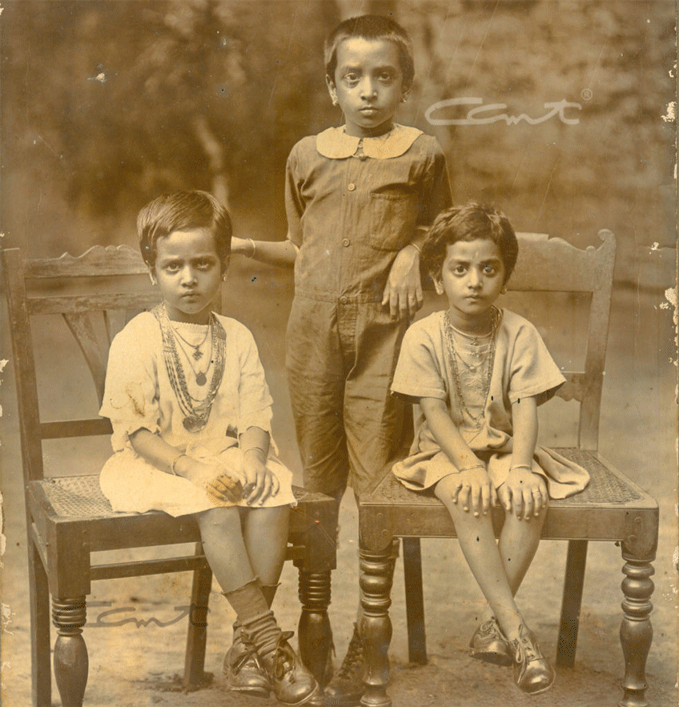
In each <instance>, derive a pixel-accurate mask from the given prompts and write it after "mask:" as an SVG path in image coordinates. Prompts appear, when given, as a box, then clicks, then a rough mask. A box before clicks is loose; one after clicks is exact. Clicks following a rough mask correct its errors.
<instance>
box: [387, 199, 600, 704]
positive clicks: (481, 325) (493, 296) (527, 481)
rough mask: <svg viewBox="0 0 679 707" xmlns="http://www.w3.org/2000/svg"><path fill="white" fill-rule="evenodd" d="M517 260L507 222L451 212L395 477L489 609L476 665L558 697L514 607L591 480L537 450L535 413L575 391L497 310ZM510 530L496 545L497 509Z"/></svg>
mask: <svg viewBox="0 0 679 707" xmlns="http://www.w3.org/2000/svg"><path fill="white" fill-rule="evenodd" d="M517 256H518V243H517V239H516V236H515V234H514V230H513V229H512V227H511V225H510V223H509V221H508V220H507V218H506V217H505V216H504V215H503V214H501V213H499V212H497V211H495V210H494V209H490V208H486V207H483V206H480V205H478V204H474V203H472V204H469V205H467V206H464V207H455V208H451V209H448V210H447V211H444V212H442V213H441V214H440V215H439V216H438V217H437V218H436V220H435V221H434V224H433V225H432V227H431V229H430V231H429V233H428V234H427V237H426V239H425V241H424V244H423V246H422V258H423V261H424V263H425V265H426V267H427V268H428V270H429V272H430V274H431V276H432V278H433V280H434V283H435V286H436V291H437V293H438V294H445V296H446V298H447V300H448V309H447V310H444V311H440V312H435V313H434V314H432V315H430V316H428V317H426V318H424V319H422V320H420V321H418V322H416V323H414V324H413V325H412V326H411V327H410V329H409V330H408V331H407V332H406V335H405V339H404V341H403V346H402V348H401V353H400V357H399V361H398V365H397V367H396V372H395V375H394V382H393V386H392V390H393V392H394V393H395V394H398V395H402V396H405V397H407V398H408V399H410V400H411V401H413V402H415V403H419V408H420V410H421V414H420V415H419V420H418V421H417V425H416V433H415V440H414V442H413V446H412V449H411V456H409V457H407V458H406V459H405V460H403V461H402V462H399V463H397V464H396V465H395V466H394V468H393V473H394V474H395V475H396V476H397V477H398V478H399V480H400V481H401V482H402V483H403V484H404V485H405V486H407V487H408V488H411V489H415V490H424V489H429V488H433V492H434V493H435V494H436V496H437V497H438V498H440V499H441V501H442V502H443V503H444V505H445V506H446V508H447V509H448V511H449V512H450V515H451V517H452V520H453V522H454V524H455V529H456V532H457V535H458V538H459V542H460V546H461V548H462V551H463V553H464V556H465V559H466V560H467V562H468V564H469V567H470V569H471V571H472V573H473V575H474V577H475V579H476V580H477V582H478V584H479V586H480V588H481V590H482V592H483V594H484V596H485V598H486V600H487V602H488V605H489V612H488V618H487V620H485V621H484V622H483V623H481V625H480V626H479V628H478V629H477V630H476V632H475V633H474V635H473V637H472V640H471V643H470V646H471V649H472V654H473V655H474V657H476V658H479V659H481V660H486V661H489V662H493V663H499V664H504V665H511V664H513V665H514V681H515V683H516V684H517V686H518V687H519V688H520V689H521V690H523V691H524V692H526V693H529V694H535V693H538V692H542V691H543V690H546V689H547V688H549V687H550V686H551V684H552V682H553V680H554V671H553V669H552V668H551V666H550V665H549V663H548V662H547V660H546V659H545V658H544V656H543V655H542V653H541V651H540V648H539V645H538V643H537V640H536V637H535V635H534V634H533V632H532V631H531V630H530V629H529V628H528V626H527V625H526V623H525V621H524V618H523V616H522V614H521V613H520V611H519V609H518V607H517V605H516V603H515V601H514V595H515V594H516V592H517V590H518V588H519V585H520V584H521V581H522V580H523V578H524V576H525V574H526V571H527V570H528V567H529V565H530V563H531V561H532V559H533V556H534V555H535V552H536V550H537V547H538V543H539V541H540V533H541V530H542V526H543V523H544V520H545V515H546V510H547V506H548V502H549V499H550V498H564V497H566V496H568V495H570V494H573V493H577V492H578V491H581V490H582V489H584V488H585V486H586V485H587V483H588V481H589V477H588V474H587V472H586V471H585V470H584V469H582V468H581V467H579V466H576V465H574V464H572V463H571V462H570V461H568V460H567V459H565V458H563V457H562V456H560V455H558V454H557V453H555V452H553V451H551V450H548V449H544V448H542V447H538V446H536V443H537V432H538V420H537V406H538V405H541V404H542V403H544V402H545V401H547V400H549V399H550V398H551V397H552V396H553V395H554V393H555V392H556V390H557V389H558V388H559V387H560V386H561V385H562V384H563V383H564V382H565V379H564V377H563V376H562V375H561V372H560V371H559V368H558V367H557V365H556V364H555V363H554V361H553V359H552V357H551V356H550V354H549V352H548V350H547V348H546V346H545V344H544V342H543V341H542V339H541V337H540V335H539V333H538V332H537V330H536V328H535V327H534V326H533V325H532V324H531V323H530V322H528V321H527V320H526V319H524V318H523V317H521V316H519V315H518V314H515V313H513V312H510V311H508V310H506V309H504V310H503V309H499V308H497V307H496V306H495V304H494V303H495V301H496V300H497V298H498V296H499V295H500V294H501V293H502V292H503V291H504V286H505V284H506V282H507V280H508V279H509V277H510V275H511V273H512V271H513V269H514V266H515V264H516V260H517ZM497 502H499V503H500V504H501V505H502V506H503V507H504V510H505V521H504V525H503V528H502V531H501V534H500V539H499V542H497V543H496V540H495V535H494V532H493V525H492V521H491V516H490V514H489V510H490V508H491V506H493V505H495V504H496V503H497Z"/></svg>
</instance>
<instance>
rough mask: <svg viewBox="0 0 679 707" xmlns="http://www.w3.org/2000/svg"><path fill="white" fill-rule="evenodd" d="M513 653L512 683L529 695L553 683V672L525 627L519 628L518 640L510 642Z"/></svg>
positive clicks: (522, 625)
mask: <svg viewBox="0 0 679 707" xmlns="http://www.w3.org/2000/svg"><path fill="white" fill-rule="evenodd" d="M512 651H513V652H514V682H515V683H516V684H517V686H518V687H519V689H521V690H523V691H524V692H526V693H528V694H529V695H536V694H538V693H539V692H544V691H545V690H547V689H549V688H550V687H551V686H552V683H553V682H554V677H555V675H554V670H553V669H552V667H551V665H550V664H549V663H548V662H547V660H546V658H545V657H544V656H543V655H542V652H541V651H540V646H539V645H538V642H537V639H536V638H535V635H534V634H533V632H532V631H531V630H530V629H529V628H528V627H527V626H526V625H525V624H521V627H520V628H519V638H515V639H514V640H513V641H512Z"/></svg>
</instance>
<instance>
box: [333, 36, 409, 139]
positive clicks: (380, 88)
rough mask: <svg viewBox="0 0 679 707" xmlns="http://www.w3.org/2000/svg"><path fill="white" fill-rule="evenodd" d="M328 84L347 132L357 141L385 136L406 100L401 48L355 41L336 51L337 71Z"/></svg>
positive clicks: (384, 41) (373, 41)
mask: <svg viewBox="0 0 679 707" xmlns="http://www.w3.org/2000/svg"><path fill="white" fill-rule="evenodd" d="M326 81H327V84H328V90H329V91H330V97H331V98H332V99H333V101H336V102H337V103H339V105H340V107H341V108H342V111H343V112H344V117H345V120H346V131H347V133H348V134H349V135H354V136H356V137H374V136H376V135H382V134H384V133H385V132H387V131H388V130H389V129H390V128H391V124H392V118H393V117H394V113H395V112H396V108H397V107H398V104H399V103H400V102H401V101H402V99H403V98H404V91H403V73H402V71H401V63H400V61H399V53H398V48H397V46H396V44H394V42H391V41H389V40H388V39H370V40H368V39H363V38H361V37H352V38H351V39H346V40H344V41H343V42H342V43H341V44H340V45H339V46H338V47H337V68H336V69H335V75H334V76H327V77H326Z"/></svg>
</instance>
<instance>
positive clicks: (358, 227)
mask: <svg viewBox="0 0 679 707" xmlns="http://www.w3.org/2000/svg"><path fill="white" fill-rule="evenodd" d="M450 203H451V197H450V187H449V183H448V176H447V172H446V166H445V159H444V156H443V153H442V151H441V148H440V146H439V144H438V142H437V141H436V139H435V138H433V137H430V136H428V135H425V134H423V133H422V132H421V131H420V130H417V129H415V128H410V127H404V126H400V125H394V127H393V129H392V130H391V131H390V132H389V133H387V134H386V135H383V136H380V137H377V138H358V137H353V136H350V135H347V134H346V133H345V132H344V129H343V128H329V129H328V130H325V131H324V132H322V133H320V134H319V135H317V136H309V137H306V138H303V139H302V140H301V141H300V142H298V143H297V144H296V145H295V146H294V147H293V149H292V151H291V153H290V156H289V158H288V163H287V178H286V211H287V218H288V237H289V239H290V241H291V242H292V243H293V244H294V246H295V247H296V248H297V249H298V254H297V259H296V261H295V298H294V301H293V304H292V311H291V313H290V319H289V322H288V331H287V361H286V363H287V369H288V380H289V386H290V393H291V402H292V409H293V414H294V417H295V423H296V427H297V437H298V442H299V447H300V452H301V455H302V463H303V466H304V484H305V486H306V487H307V488H309V489H310V490H313V491H320V492H324V493H328V494H332V495H335V496H336V497H338V498H339V497H340V496H341V493H342V492H343V491H344V489H345V488H346V486H347V483H349V484H350V485H351V486H352V487H353V489H354V492H355V493H356V494H359V493H362V492H363V491H365V490H368V489H370V488H371V487H372V486H373V485H374V484H375V483H376V482H377V481H379V475H380V472H381V471H382V470H383V469H384V467H385V465H386V463H387V462H388V461H389V460H390V459H392V458H393V457H394V456H395V454H396V453H397V452H398V450H399V447H400V445H401V441H402V433H403V413H404V404H403V402H402V401H400V400H398V399H396V398H394V397H393V396H392V395H390V394H389V390H390V386H391V381H392V377H393V373H394V369H395V366H396V361H397V359H398V352H399V348H400V345H401V340H402V338H403V335H404V333H405V330H406V328H407V327H408V324H409V321H408V319H407V318H404V319H401V320H395V321H394V320H392V319H391V317H390V313H389V307H388V306H383V305H382V304H381V301H382V296H383V292H384V288H385V286H386V283H387V278H388V276H389V272H390V269H391V266H392V264H393V262H394V259H395V258H396V255H397V254H398V252H399V250H401V248H403V247H404V246H406V245H407V244H408V243H409V242H410V241H412V240H413V238H414V237H415V235H416V233H417V229H418V227H425V228H426V227H428V226H429V225H430V224H431V222H432V221H433V219H434V218H435V216H436V215H437V214H438V213H439V211H441V210H443V209H445V208H447V207H448V206H449V205H450Z"/></svg>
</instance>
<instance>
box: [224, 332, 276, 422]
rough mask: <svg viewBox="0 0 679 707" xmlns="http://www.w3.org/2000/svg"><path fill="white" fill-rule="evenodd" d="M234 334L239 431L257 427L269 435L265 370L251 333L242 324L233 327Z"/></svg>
mask: <svg viewBox="0 0 679 707" xmlns="http://www.w3.org/2000/svg"><path fill="white" fill-rule="evenodd" d="M233 334H234V335H235V336H234V338H236V340H237V343H236V345H237V346H238V360H239V363H240V381H239V385H238V398H239V400H238V432H239V434H242V433H243V432H245V431H246V430H247V429H248V428H250V427H259V428H261V429H263V430H265V431H266V432H268V433H269V434H271V419H272V417H273V411H272V405H273V400H272V398H271V394H270V393H269V386H268V385H267V383H266V377H265V375H264V368H263V367H262V363H261V361H260V359H259V352H258V351H257V344H256V343H255V339H254V337H253V336H252V333H251V332H250V330H249V329H247V328H246V327H245V326H243V325H242V324H236V329H235V330H234V332H233Z"/></svg>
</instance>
